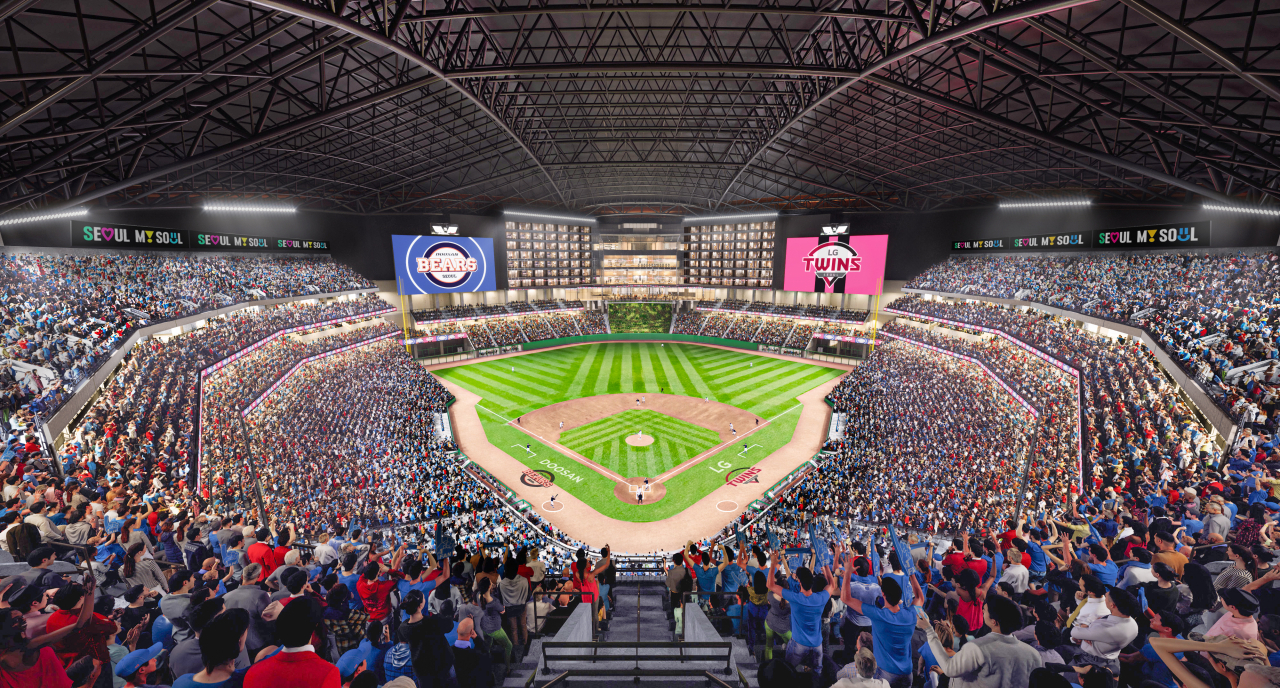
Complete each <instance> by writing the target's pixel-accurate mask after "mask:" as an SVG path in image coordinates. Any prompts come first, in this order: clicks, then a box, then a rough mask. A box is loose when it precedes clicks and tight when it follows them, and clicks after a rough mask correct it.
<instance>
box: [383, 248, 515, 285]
mask: <svg viewBox="0 0 1280 688" xmlns="http://www.w3.org/2000/svg"><path fill="white" fill-rule="evenodd" d="M391 248H392V250H393V252H394V254H395V262H396V281H397V282H399V284H400V293H402V294H454V293H460V292H469V291H493V290H495V289H497V288H498V278H497V269H496V265H495V264H494V262H493V239H481V238H473V237H430V236H407V235H403V234H393V235H391Z"/></svg>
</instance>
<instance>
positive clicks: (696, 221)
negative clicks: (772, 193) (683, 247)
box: [684, 210, 778, 225]
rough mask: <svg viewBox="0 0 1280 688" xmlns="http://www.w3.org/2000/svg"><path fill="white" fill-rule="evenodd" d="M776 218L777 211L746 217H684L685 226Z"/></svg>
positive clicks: (751, 214)
mask: <svg viewBox="0 0 1280 688" xmlns="http://www.w3.org/2000/svg"><path fill="white" fill-rule="evenodd" d="M777 217H778V211H776V210H775V211H773V212H771V213H748V214H746V215H703V216H694V217H686V218H685V219H684V223H685V224H686V225H705V224H711V223H713V222H737V221H738V220H772V219H776V218H777Z"/></svg>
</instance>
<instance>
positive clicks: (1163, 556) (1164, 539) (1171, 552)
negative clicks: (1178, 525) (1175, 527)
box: [1151, 530, 1189, 577]
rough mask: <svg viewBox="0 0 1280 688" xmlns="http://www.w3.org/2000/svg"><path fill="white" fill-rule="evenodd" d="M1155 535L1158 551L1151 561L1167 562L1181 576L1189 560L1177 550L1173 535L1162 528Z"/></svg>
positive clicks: (1155, 562) (1153, 554)
mask: <svg viewBox="0 0 1280 688" xmlns="http://www.w3.org/2000/svg"><path fill="white" fill-rule="evenodd" d="M1154 535H1155V545H1156V551H1155V552H1154V553H1152V555H1151V563H1152V564H1167V565H1168V566H1169V568H1172V569H1173V572H1174V573H1176V574H1177V575H1178V576H1179V577H1181V576H1182V572H1183V570H1184V569H1185V568H1186V566H1187V562H1188V561H1189V560H1188V559H1187V557H1186V556H1185V555H1183V554H1182V553H1181V552H1179V551H1178V550H1177V546H1176V544H1175V542H1176V541H1175V540H1174V537H1173V535H1171V534H1169V533H1166V532H1164V531H1162V530H1161V531H1156V532H1155V533H1154Z"/></svg>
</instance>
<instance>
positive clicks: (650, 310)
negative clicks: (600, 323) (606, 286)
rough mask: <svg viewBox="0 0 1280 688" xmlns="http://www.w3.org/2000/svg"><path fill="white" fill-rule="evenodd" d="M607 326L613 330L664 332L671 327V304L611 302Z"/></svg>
mask: <svg viewBox="0 0 1280 688" xmlns="http://www.w3.org/2000/svg"><path fill="white" fill-rule="evenodd" d="M609 328H610V329H611V330H613V331H614V332H666V331H667V330H668V329H670V328H671V305H670V304H666V303H611V304H609Z"/></svg>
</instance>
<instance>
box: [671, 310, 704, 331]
mask: <svg viewBox="0 0 1280 688" xmlns="http://www.w3.org/2000/svg"><path fill="white" fill-rule="evenodd" d="M706 317H707V314H706V313H704V312H702V311H680V312H679V313H677V314H676V325H675V327H674V328H672V330H671V331H672V332H674V333H676V334H698V332H700V331H701V330H702V325H703V321H704V320H706Z"/></svg>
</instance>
